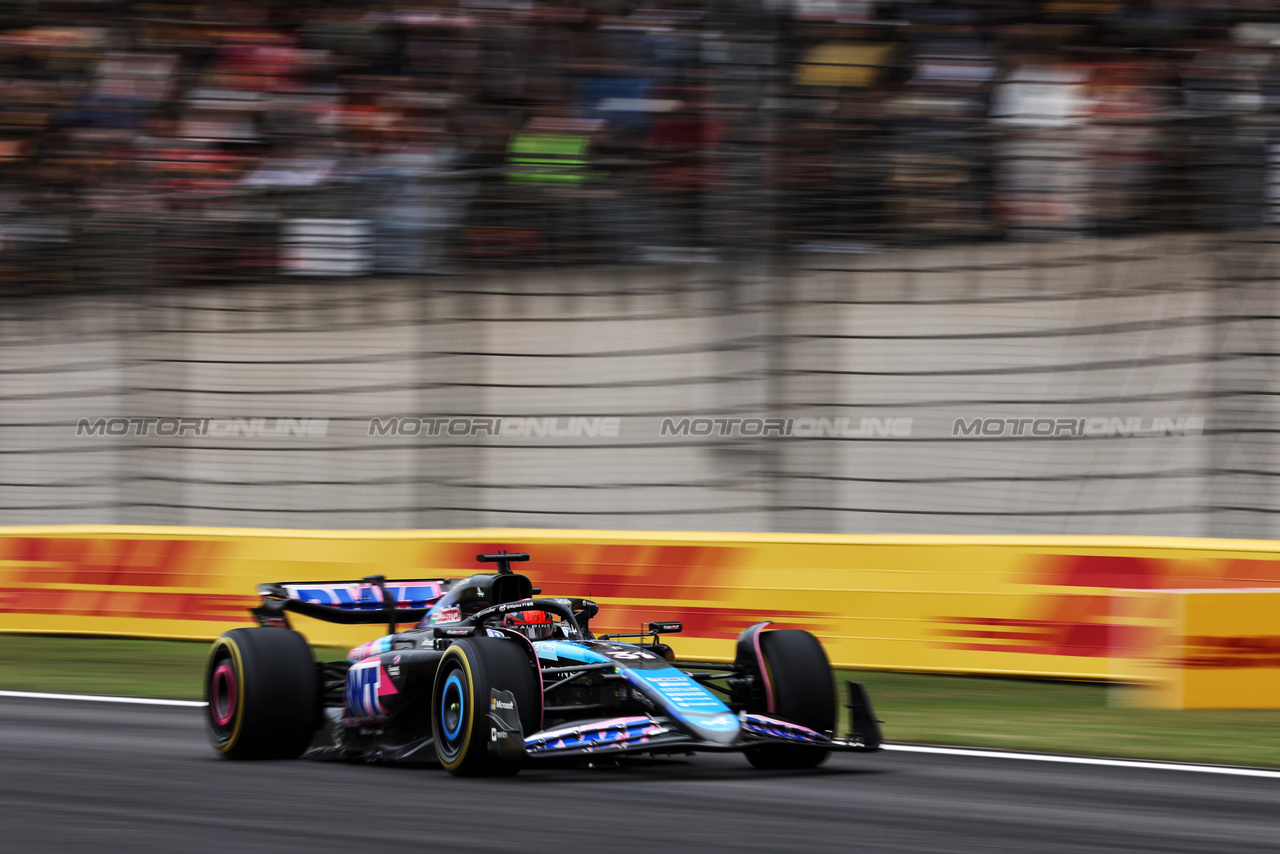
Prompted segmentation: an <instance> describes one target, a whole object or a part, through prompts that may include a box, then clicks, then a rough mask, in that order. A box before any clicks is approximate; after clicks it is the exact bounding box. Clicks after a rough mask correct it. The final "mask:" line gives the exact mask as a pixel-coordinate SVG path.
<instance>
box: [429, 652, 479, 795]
mask: <svg viewBox="0 0 1280 854" xmlns="http://www.w3.org/2000/svg"><path fill="white" fill-rule="evenodd" d="M450 653H453V656H454V658H457V659H459V660H461V661H462V669H463V670H465V671H466V672H467V693H468V694H470V695H471V696H469V697H465V698H463V699H464V700H466V703H465V705H466V710H465V714H464V715H463V719H462V726H463V733H464V735H463V739H462V747H460V748H459V749H458V758H457V759H455V760H454V761H453V762H452V763H448V762H445V761H444V760H443V759H440V751H439V750H437V751H436V758H437V759H440V764H441V765H443V766H444V767H445V770H447V771H452V770H453V769H455V768H457V767H458V766H459V765H461V764H462V763H463V761H464V760H465V759H466V758H467V749H468V748H469V747H471V730H472V728H473V727H472V723H473V722H474V720H475V705H476V681H475V676H474V675H473V674H472V672H471V659H469V658H467V654H466V652H464V651H463V650H462V649H461V648H459V647H457V646H451V647H449V649H448V650H447V651H446V652H445V654H444V658H443V659H441V662H440V663H441V665H445V664H446V663H447V660H448V658H449V654H450ZM434 699H435V702H434V703H433V704H432V705H434V706H436V707H437V708H438V707H439V704H440V698H439V697H436V698H434ZM432 714H435V712H432Z"/></svg>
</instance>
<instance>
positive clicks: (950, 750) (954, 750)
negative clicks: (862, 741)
mask: <svg viewBox="0 0 1280 854" xmlns="http://www.w3.org/2000/svg"><path fill="white" fill-rule="evenodd" d="M0 697H20V698H25V699H29V700H82V701H88V702H92V703H127V704H131V705H135V706H183V707H188V708H203V707H204V706H207V705H208V703H205V702H203V701H201V700H159V699H154V698H151V697H111V696H106V695H102V694H53V693H42V692H38V691H0ZM882 747H883V748H884V749H885V750H898V751H901V752H903V753H929V754H933V755H935V756H969V757H973V758H975V759H1022V760H1024V761H1030V762H1058V763H1062V764H1065V765H1102V766H1105V767H1109V768H1140V769H1146V770H1148V771H1193V772H1197V773H1200V774H1225V775H1228V776H1233V777H1266V778H1270V779H1280V771H1270V770H1267V769H1265V768H1233V767H1230V766H1226V765H1192V764H1184V763H1180V762H1148V761H1145V760H1141V759H1106V758H1103V757H1098V756H1059V755H1056V754H1052V753H1008V752H1005V751H1002V750H981V749H968V748H962V747H929V746H927V745H923V744H885V745H882Z"/></svg>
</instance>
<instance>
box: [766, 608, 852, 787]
mask: <svg viewBox="0 0 1280 854" xmlns="http://www.w3.org/2000/svg"><path fill="white" fill-rule="evenodd" d="M760 654H761V657H762V658H763V659H764V660H763V661H761V662H760V667H761V669H762V671H763V673H762V674H761V677H762V678H763V680H764V682H765V685H766V686H767V691H768V694H767V696H768V697H769V698H771V699H772V712H771V713H772V714H775V715H777V716H778V717H780V718H783V719H784V720H788V721H791V722H792V723H797V724H800V725H801V726H806V727H808V728H809V729H812V730H817V731H818V732H829V731H831V730H834V729H835V725H836V694H835V685H834V682H833V680H832V678H831V663H830V662H829V661H828V660H827V653H826V651H825V650H824V649H823V648H822V644H821V643H820V642H819V641H818V639H817V638H815V637H814V636H813V635H811V634H809V633H808V632H806V631H801V630H799V629H780V630H778V631H774V632H764V633H763V634H761V635H760ZM759 711H761V712H766V713H768V712H767V710H766V709H761V710H759ZM829 753H830V751H827V750H824V749H822V748H814V747H798V746H791V745H774V744H770V745H762V746H760V747H752V748H750V749H748V750H747V751H746V756H747V761H748V762H750V763H751V764H752V765H754V766H755V767H756V768H769V769H776V768H815V767H817V766H818V765H820V764H822V762H823V761H824V760H825V759H826V758H827V756H828V755H829Z"/></svg>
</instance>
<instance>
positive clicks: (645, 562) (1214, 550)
mask: <svg viewBox="0 0 1280 854" xmlns="http://www.w3.org/2000/svg"><path fill="white" fill-rule="evenodd" d="M502 548H506V549H508V550H510V551H528V552H530V553H531V554H532V555H533V560H532V562H531V563H529V564H526V565H525V567H524V568H523V569H524V571H525V572H527V573H528V574H529V575H530V576H531V577H532V578H533V579H534V583H535V584H539V585H541V586H542V588H543V590H544V591H545V592H546V593H547V594H548V595H566V596H567V595H582V596H589V597H591V598H594V599H596V600H598V601H599V602H600V603H601V604H602V606H603V611H602V614H601V616H600V617H599V618H597V620H596V621H595V623H594V624H593V626H594V627H595V628H596V630H597V631H598V632H601V631H617V630H624V629H635V628H638V627H639V625H640V623H641V621H644V620H651V619H652V620H663V619H680V620H683V621H684V623H685V626H686V632H685V634H684V635H683V636H681V637H678V638H677V637H672V638H670V640H672V641H673V645H674V646H675V647H676V651H677V653H678V654H679V655H681V656H682V657H686V658H702V659H728V658H730V657H731V656H732V640H733V638H734V637H736V636H737V633H738V632H739V631H740V630H741V629H742V628H743V627H745V626H747V625H750V624H751V623H753V622H756V621H758V620H761V619H766V618H771V619H774V620H775V621H776V622H777V623H778V625H779V626H781V627H803V628H807V629H810V630H812V631H814V632H815V633H816V634H818V635H819V636H820V637H821V638H822V639H823V641H824V642H825V644H826V646H827V649H828V652H829V654H830V656H831V658H832V661H833V663H835V664H837V665H844V666H851V667H865V668H879V669H897V670H923V671H936V672H966V673H999V674H1024V675H1043V676H1059V677H1071V678H1086V679H1128V678H1134V677H1135V676H1141V675H1144V674H1147V673H1149V672H1150V671H1149V668H1148V669H1145V670H1144V668H1143V666H1142V662H1141V661H1138V660H1136V659H1140V658H1142V657H1143V656H1146V655H1147V654H1148V651H1149V650H1150V648H1151V647H1152V644H1153V643H1154V639H1155V638H1156V637H1157V636H1159V635H1160V634H1161V632H1164V631H1167V626H1168V621H1169V619H1170V614H1169V613H1168V611H1167V608H1168V604H1167V601H1166V599H1165V598H1163V597H1160V596H1152V595H1150V592H1151V591H1159V590H1166V589H1174V588H1223V587H1232V588H1280V548H1277V547H1276V545H1275V544H1273V543H1270V542H1263V541H1226V540H1191V539H1185V540H1184V539H1155V538H1138V537H1132V538H1129V537H1125V538H1086V537H1056V538H1043V537H928V536H835V535H830V536H824V535H782V534H761V535H749V534H691V533H637V532H629V531H548V530H522V529H489V530H459V531H408V532H369V531H359V532H357V531H349V532H343V531H335V532H320V531H274V530H252V529H247V530H219V529H184V528H133V527H92V528H90V527H51V528H26V529H0V631H7V632H56V633H87V634H112V635H134V636H147V637H170V638H191V639H210V638H213V637H216V636H217V635H219V634H221V633H222V632H223V631H226V630H227V629H230V628H233V627H235V626H239V625H249V624H250V621H249V617H248V614H247V612H246V610H245V609H247V608H248V607H249V606H251V605H253V604H255V602H256V601H257V599H256V597H255V596H254V592H253V591H254V588H255V586H256V585H257V584H258V583H260V582H264V581H334V580H354V579H359V578H361V577H363V576H365V575H369V574H372V573H375V572H380V573H384V574H385V575H387V576H388V577H389V578H421V577H433V576H460V575H466V574H469V573H470V572H472V571H483V570H484V569H485V568H484V567H479V566H477V565H476V564H475V562H474V558H475V555H476V554H479V553H481V552H492V551H497V550H498V549H502ZM295 624H296V625H297V626H298V628H299V629H301V630H302V631H303V633H304V634H306V635H307V636H308V637H309V639H310V640H311V641H312V642H314V643H323V644H338V645H344V646H349V645H354V644H356V643H360V642H362V641H365V640H368V639H370V638H371V637H374V636H376V635H377V634H379V633H380V632H379V630H378V629H377V628H376V627H348V626H334V625H329V624H325V623H319V622H316V621H313V620H305V619H296V621H295Z"/></svg>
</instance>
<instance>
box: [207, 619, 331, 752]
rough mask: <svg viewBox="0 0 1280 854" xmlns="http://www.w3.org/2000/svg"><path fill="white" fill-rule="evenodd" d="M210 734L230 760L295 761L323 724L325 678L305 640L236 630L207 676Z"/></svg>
mask: <svg viewBox="0 0 1280 854" xmlns="http://www.w3.org/2000/svg"><path fill="white" fill-rule="evenodd" d="M204 686H205V700H206V701H208V703H209V705H208V707H207V708H206V709H205V730H206V731H207V732H208V734H209V741H210V742H211V743H212V744H213V749H214V750H216V751H217V752H218V753H220V754H221V755H223V756H225V757H227V758H229V759H296V758H297V757H299V756H301V755H302V753H303V752H304V751H305V750H306V749H307V747H308V746H309V745H310V744H311V738H312V736H313V735H314V734H315V731H316V729H317V728H318V727H319V724H320V676H319V672H318V671H317V669H316V661H315V656H314V655H312V653H311V647H310V646H308V645H307V642H306V640H305V639H304V638H303V637H302V635H300V634H298V633H297V632H295V631H291V630H289V629H268V628H257V629H232V630H231V631H229V632H227V633H226V634H225V635H223V636H222V637H220V638H218V639H217V640H216V641H214V642H213V649H212V650H210V652H209V660H208V663H207V664H206V666H205V674H204Z"/></svg>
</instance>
